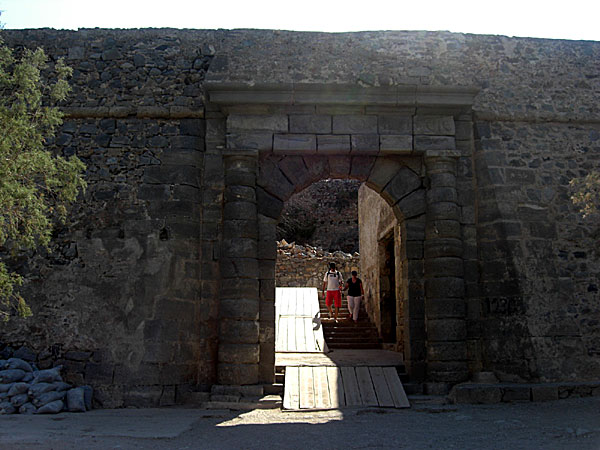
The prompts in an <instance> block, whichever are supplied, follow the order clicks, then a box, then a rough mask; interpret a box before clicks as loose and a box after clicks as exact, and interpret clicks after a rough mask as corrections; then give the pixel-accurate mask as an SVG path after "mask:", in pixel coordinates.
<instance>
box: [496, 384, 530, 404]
mask: <svg viewBox="0 0 600 450" xmlns="http://www.w3.org/2000/svg"><path fill="white" fill-rule="evenodd" d="M502 391H503V392H502V401H503V402H528V401H530V400H531V388H530V386H529V385H523V386H519V385H512V386H510V387H505V388H503V389H502Z"/></svg>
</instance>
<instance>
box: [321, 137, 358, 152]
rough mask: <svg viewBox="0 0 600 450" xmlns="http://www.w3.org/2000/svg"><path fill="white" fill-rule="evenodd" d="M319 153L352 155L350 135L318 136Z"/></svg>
mask: <svg viewBox="0 0 600 450" xmlns="http://www.w3.org/2000/svg"><path fill="white" fill-rule="evenodd" d="M317 153H321V154H325V155H328V154H337V153H350V135H347V134H320V135H317Z"/></svg>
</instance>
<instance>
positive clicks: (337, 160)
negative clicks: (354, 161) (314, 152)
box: [328, 156, 351, 178]
mask: <svg viewBox="0 0 600 450" xmlns="http://www.w3.org/2000/svg"><path fill="white" fill-rule="evenodd" d="M328 159H329V175H330V176H331V177H333V178H345V177H347V176H348V174H349V173H350V163H351V159H350V158H348V157H347V156H330V157H329V158H328Z"/></svg>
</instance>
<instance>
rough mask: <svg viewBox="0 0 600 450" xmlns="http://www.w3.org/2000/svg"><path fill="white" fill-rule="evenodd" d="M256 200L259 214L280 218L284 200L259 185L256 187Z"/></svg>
mask: <svg viewBox="0 0 600 450" xmlns="http://www.w3.org/2000/svg"><path fill="white" fill-rule="evenodd" d="M256 202H257V210H258V213H259V214H261V215H263V216H266V217H270V218H273V219H277V220H279V216H280V215H281V211H282V210H283V202H282V201H281V200H280V199H279V198H277V197H275V196H273V195H271V194H269V193H268V192H266V191H265V190H264V189H262V188H260V187H259V188H257V189H256ZM261 238H262V235H261Z"/></svg>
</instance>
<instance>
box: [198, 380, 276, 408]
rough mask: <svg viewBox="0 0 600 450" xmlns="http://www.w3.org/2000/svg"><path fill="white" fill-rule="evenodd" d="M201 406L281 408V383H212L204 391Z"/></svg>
mask: <svg viewBox="0 0 600 450" xmlns="http://www.w3.org/2000/svg"><path fill="white" fill-rule="evenodd" d="M204 395H205V398H204V401H203V402H201V406H202V407H203V408H206V409H230V410H252V409H271V408H281V405H282V395H283V385H282V384H280V385H277V384H273V385H250V386H223V385H214V386H212V389H211V391H210V393H208V392H207V393H204Z"/></svg>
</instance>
